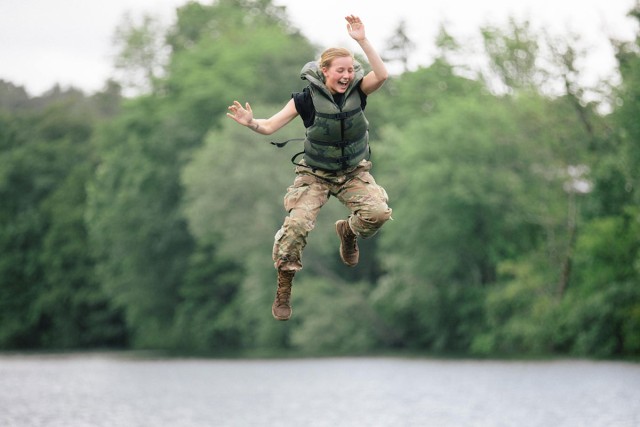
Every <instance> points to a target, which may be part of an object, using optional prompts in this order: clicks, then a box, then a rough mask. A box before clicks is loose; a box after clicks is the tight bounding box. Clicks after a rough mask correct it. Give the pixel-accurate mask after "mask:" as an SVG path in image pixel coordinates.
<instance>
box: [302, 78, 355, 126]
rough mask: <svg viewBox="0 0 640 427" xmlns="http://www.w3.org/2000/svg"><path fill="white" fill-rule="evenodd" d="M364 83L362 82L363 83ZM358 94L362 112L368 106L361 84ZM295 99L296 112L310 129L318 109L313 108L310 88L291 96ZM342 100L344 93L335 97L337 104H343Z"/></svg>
mask: <svg viewBox="0 0 640 427" xmlns="http://www.w3.org/2000/svg"><path fill="white" fill-rule="evenodd" d="M361 82H362V81H361ZM357 90H358V93H359V94H360V103H361V107H362V111H364V108H365V107H366V106H367V95H365V94H364V92H362V90H361V89H360V83H358V87H357ZM291 97H292V98H293V102H294V103H295V105H296V111H298V114H300V118H302V122H303V123H304V127H305V128H308V127H309V126H311V125H313V120H314V119H315V117H316V109H315V107H314V106H313V101H312V100H311V91H310V90H309V87H308V86H307V87H305V88H304V89H302V92H296V93H294V94H293V95H291ZM342 98H344V93H337V94H335V95H333V100H334V101H335V103H336V104H338V105H340V104H341V103H342Z"/></svg>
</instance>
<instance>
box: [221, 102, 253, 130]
mask: <svg viewBox="0 0 640 427" xmlns="http://www.w3.org/2000/svg"><path fill="white" fill-rule="evenodd" d="M228 110H229V111H230V112H229V113H227V117H230V118H232V119H233V120H235V121H236V122H238V123H240V124H241V125H243V126H249V124H250V123H251V122H252V121H253V111H251V105H249V103H248V102H247V103H246V104H245V107H244V108H242V104H240V103H239V102H238V101H233V105H230V106H229V108H228Z"/></svg>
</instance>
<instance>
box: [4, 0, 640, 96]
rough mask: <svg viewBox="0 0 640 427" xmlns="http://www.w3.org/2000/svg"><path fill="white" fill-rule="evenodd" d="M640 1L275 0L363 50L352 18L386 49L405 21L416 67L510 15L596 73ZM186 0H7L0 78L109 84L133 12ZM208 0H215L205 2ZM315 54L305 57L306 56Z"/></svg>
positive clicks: (294, 17)
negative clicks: (569, 49) (442, 34)
mask: <svg viewBox="0 0 640 427" xmlns="http://www.w3.org/2000/svg"><path fill="white" fill-rule="evenodd" d="M635 2H636V0H443V1H433V0H427V1H424V2H416V0H392V1H376V0H324V1H320V2H311V1H305V0H274V4H277V5H282V6H286V7H287V11H288V13H289V17H290V18H291V21H292V22H293V23H294V25H296V26H297V27H298V28H300V29H301V30H302V32H303V33H304V34H305V35H306V36H307V37H308V38H309V39H310V40H311V41H312V42H314V43H317V44H318V45H321V46H326V47H328V46H345V47H348V48H350V49H352V50H356V51H357V45H355V44H354V43H353V42H352V41H351V40H350V39H349V38H348V36H347V35H346V32H345V22H344V19H343V17H344V16H345V15H347V14H350V13H354V14H357V15H360V17H361V18H362V19H363V21H364V22H365V25H366V28H367V34H368V36H369V38H370V39H371V41H372V42H373V43H374V44H375V45H376V46H377V47H378V50H382V49H383V48H384V45H385V42H386V40H387V39H388V38H389V37H390V36H391V35H392V33H393V30H394V29H395V28H396V27H397V25H398V23H399V22H400V21H402V20H404V21H405V23H406V28H407V32H408V35H409V37H410V38H411V39H412V40H413V41H414V43H416V45H417V47H418V49H417V50H416V52H415V55H414V57H413V58H412V65H413V66H418V65H429V63H430V61H431V59H432V55H433V52H434V47H433V43H434V38H435V34H436V32H437V30H438V27H439V25H440V24H441V23H444V24H445V25H446V27H447V29H448V30H449V32H450V33H451V34H452V35H454V36H455V37H456V38H457V39H458V40H459V41H461V42H464V43H469V44H470V45H473V43H474V40H475V41H477V36H478V28H479V27H480V26H481V25H486V24H492V25H496V26H498V27H501V26H504V24H505V23H506V22H507V19H508V18H509V17H515V18H516V19H519V20H524V19H528V20H530V22H531V23H532V25H533V27H534V29H539V28H546V29H548V30H549V31H551V32H552V33H553V34H556V35H564V34H568V33H569V32H572V33H577V34H579V35H580V36H581V39H582V43H583V46H584V47H586V48H587V49H588V50H589V57H588V61H587V63H586V64H585V65H584V66H585V67H586V68H588V70H589V71H590V74H591V75H592V76H593V77H594V78H598V77H601V78H604V77H607V76H608V75H609V74H610V73H611V70H612V68H613V67H614V65H615V62H614V60H613V52H612V51H611V48H610V46H609V44H608V42H607V38H608V37H615V38H618V39H623V40H631V39H632V38H633V37H634V36H635V34H636V32H637V28H636V23H635V22H634V21H633V20H632V19H630V18H628V17H627V16H626V15H627V13H628V12H629V11H630V10H631V8H632V7H633V5H634V4H635ZM184 3H186V0H109V1H97V0H0V79H4V80H8V81H11V82H13V83H14V84H17V85H21V86H25V87H26V88H27V90H28V91H29V92H30V93H31V94H32V95H38V94H41V93H42V92H44V91H46V90H48V89H50V88H51V87H52V86H53V85H54V84H56V83H59V84H61V85H62V86H69V85H72V86H75V87H78V88H80V89H83V90H85V91H87V92H94V91H97V90H100V89H102V87H103V85H104V82H105V81H106V80H107V79H108V78H109V77H110V76H111V75H112V63H113V60H112V55H113V53H114V49H113V44H112V37H113V33H114V30H115V28H116V26H117V25H118V24H119V23H120V22H121V21H122V17H123V15H124V14H125V13H127V12H129V13H131V14H132V15H133V16H134V17H139V16H141V15H142V14H143V13H149V14H152V15H154V16H157V17H158V18H160V19H161V20H162V21H163V22H164V23H165V24H167V25H169V24H170V23H171V22H172V20H173V18H174V16H175V8H176V7H179V6H180V5H182V4H184ZM203 3H208V2H204V1H203ZM302 62H306V59H304V58H301V63H302Z"/></svg>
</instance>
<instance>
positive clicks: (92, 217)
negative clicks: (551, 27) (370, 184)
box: [0, 0, 640, 357]
mask: <svg viewBox="0 0 640 427" xmlns="http://www.w3.org/2000/svg"><path fill="white" fill-rule="evenodd" d="M629 16H630V19H635V20H636V21H640V5H636V6H635V7H634V9H633V10H631V11H630V12H629ZM479 36H480V38H481V40H482V41H483V45H482V51H481V52H476V54H478V55H482V56H483V58H485V59H486V61H485V62H486V64H487V65H486V66H485V67H483V68H474V66H472V64H470V63H468V62H466V61H467V59H468V52H467V51H465V49H463V47H461V45H460V44H459V42H458V41H457V40H456V39H455V38H454V37H452V36H451V35H450V34H448V33H447V31H446V28H445V27H444V26H443V27H442V28H441V29H440V33H439V35H438V37H437V38H436V40H435V44H436V47H437V49H438V54H437V57H436V58H435V60H434V61H433V62H432V63H431V65H429V66H421V67H419V68H417V69H415V70H408V69H406V68H405V70H404V71H403V72H402V73H401V74H398V75H394V76H393V77H392V78H391V79H390V81H388V82H387V84H385V86H384V87H383V88H382V89H381V90H380V91H378V92H377V93H376V95H375V97H372V98H371V100H370V102H369V103H368V105H367V110H366V113H367V117H368V119H369V121H370V123H371V124H372V128H371V145H372V160H373V162H374V172H375V175H376V179H377V181H378V182H380V183H381V184H382V185H383V186H384V187H385V188H386V189H387V192H388V193H389V196H390V205H391V207H392V208H393V221H390V222H389V223H388V224H387V225H386V226H385V228H384V229H383V230H382V231H381V232H380V234H379V235H378V236H377V237H376V238H375V239H372V240H365V241H362V244H361V248H362V255H361V262H360V264H359V266H358V267H357V268H355V269H349V268H347V267H344V266H343V265H342V264H341V262H340V259H339V257H338V254H337V248H338V241H337V237H336V236H335V232H334V231H333V227H332V224H333V222H334V221H335V219H336V218H338V217H342V216H344V215H345V213H346V212H345V210H344V208H343V207H342V206H341V205H340V204H339V203H331V202H330V203H329V204H328V205H327V206H326V207H325V208H323V211H322V212H321V214H320V216H319V218H318V224H317V226H316V229H315V231H314V232H313V233H312V234H311V235H310V237H309V245H308V247H307V250H306V251H305V259H304V265H305V268H304V269H303V270H302V271H301V272H300V274H299V275H298V276H297V277H296V283H295V285H294V289H293V305H294V312H295V314H294V317H293V318H292V320H291V321H290V322H286V323H282V322H275V321H273V319H272V318H271V314H270V306H271V302H272V299H273V295H274V292H275V287H276V285H275V270H274V269H273V263H272V260H271V246H272V242H273V235H274V233H275V231H276V230H277V229H278V227H279V226H280V224H281V222H282V220H283V218H284V216H285V212H284V210H283V207H282V203H281V200H282V196H283V195H284V191H285V189H286V187H287V186H288V185H290V184H291V182H292V180H293V176H294V175H293V165H291V163H290V162H289V159H290V158H291V156H292V155H293V154H294V153H295V152H297V151H300V150H301V148H300V147H299V146H296V145H295V143H290V144H288V145H287V146H286V147H284V148H282V149H277V148H275V147H274V146H273V145H271V144H270V143H269V142H271V141H274V140H279V141H281V140H286V139H290V138H296V137H300V136H301V135H303V134H304V128H303V127H302V125H301V124H300V123H298V124H295V125H292V126H290V127H288V128H287V129H283V130H282V132H281V133H279V134H276V135H272V136H271V137H265V136H261V135H257V134H255V133H252V132H249V131H247V130H246V129H244V128H242V127H240V126H237V125H236V124H235V123H233V122H232V121H230V120H228V119H226V117H225V113H226V108H227V106H228V105H229V103H230V102H231V101H233V100H234V99H237V100H240V101H241V102H244V101H249V102H251V104H252V107H253V110H254V112H255V114H256V116H259V117H267V116H270V115H271V114H273V113H274V112H276V111H277V110H278V109H279V108H281V106H282V105H284V103H285V102H287V100H288V99H289V97H290V94H291V92H295V91H299V90H301V89H302V87H304V84H305V82H303V81H302V80H300V79H299V70H300V69H301V68H302V66H303V65H304V63H306V62H307V61H309V60H311V59H313V58H315V57H317V56H318V55H319V52H320V51H321V50H322V49H323V48H324V47H322V46H315V45H313V44H312V43H310V42H309V40H307V39H306V38H305V37H304V36H303V35H302V33H301V32H300V31H299V29H298V28H296V27H295V26H294V25H293V24H292V23H291V22H290V21H289V20H288V17H287V14H286V9H285V8H282V7H277V6H275V5H273V4H272V3H271V1H270V0H218V1H215V2H213V3H211V4H202V3H198V2H190V3H188V4H186V5H184V6H182V7H181V8H179V9H177V11H176V19H175V22H174V23H173V24H172V25H171V26H170V27H168V28H161V27H159V26H158V25H157V23H156V22H154V21H153V20H152V19H151V18H148V17H147V18H145V19H144V20H143V21H142V22H136V21H135V20H133V19H131V18H128V19H127V20H126V21H125V22H123V24H122V25H121V26H120V27H119V28H118V29H117V31H116V37H115V42H116V45H117V46H118V48H119V52H120V53H119V56H118V59H117V61H116V66H117V67H118V70H119V78H118V79H117V81H108V82H106V83H105V88H104V89H103V90H102V91H100V92H98V93H95V94H92V95H86V94H84V93H82V92H81V91H78V90H76V89H73V88H66V89H63V88H60V87H54V88H53V89H52V90H51V91H49V92H47V93H46V94H44V95H42V96H39V97H32V96H30V95H29V94H28V93H26V92H25V90H24V89H23V88H20V87H17V86H15V85H13V84H12V83H10V82H5V81H3V82H0V153H1V154H0V200H2V203H0V254H1V257H0V349H5V350H9V349H11V350H15V349H19V350H25V349H30V350H41V349H84V348H130V349H162V350H172V351H182V352H194V353H195V352H198V353H224V352H241V353H243V352H252V351H265V350H268V351H283V350H287V351H298V352H303V353H310V354H318V353H327V352H331V353H336V352H342V353H354V352H357V353H362V352H368V351H386V350H401V351H404V350H407V351H419V352H422V351H424V352H437V353H456V354H465V355H472V356H492V355H577V356H588V357H637V356H638V354H640V332H639V331H640V281H639V279H640V191H639V187H640V177H639V175H638V171H639V170H640V121H638V117H640V102H639V101H638V99H639V96H640V33H639V34H638V35H637V38H636V39H635V40H633V41H619V40H611V45H612V48H613V49H614V51H615V55H616V59H617V72H618V73H619V75H620V79H619V80H620V81H619V82H618V83H616V84H615V85H613V84H611V83H608V82H600V83H599V84H598V85H594V86H590V87H586V86H585V85H584V84H583V83H582V81H583V80H582V77H583V73H584V70H582V69H581V68H580V67H579V65H578V64H579V63H580V60H581V59H582V58H583V57H584V55H585V52H584V51H582V50H581V49H580V48H579V46H580V45H579V39H575V38H574V39H571V38H554V37H552V36H549V35H548V34H544V33H541V32H540V31H534V30H533V29H531V27H530V26H529V24H528V23H527V22H526V21H525V22H517V21H515V20H510V21H509V22H507V23H505V24H504V25H503V26H502V27H493V26H486V27H484V28H482V29H481V30H480V34H479ZM411 46H412V41H411V40H409V39H408V38H407V37H406V35H405V33H404V26H403V24H402V23H401V24H400V25H399V27H398V31H397V34H395V35H394V37H393V38H392V39H391V40H390V44H389V46H388V50H387V51H386V52H383V54H385V56H386V57H387V58H393V60H395V61H399V62H400V63H401V64H403V65H404V66H405V67H406V64H407V62H406V55H407V54H408V52H409V51H410V49H411ZM360 59H362V58H360ZM363 62H364V61H363ZM365 67H366V64H365ZM127 91H131V93H133V94H129V95H127V96H124V95H123V94H124V93H128V92H127ZM274 138H275V139H274Z"/></svg>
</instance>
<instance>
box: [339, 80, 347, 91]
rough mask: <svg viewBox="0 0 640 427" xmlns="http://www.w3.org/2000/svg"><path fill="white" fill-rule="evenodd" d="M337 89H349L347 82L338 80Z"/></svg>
mask: <svg viewBox="0 0 640 427" xmlns="http://www.w3.org/2000/svg"><path fill="white" fill-rule="evenodd" d="M338 87H339V88H340V89H346V88H347V87H349V80H338Z"/></svg>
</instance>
